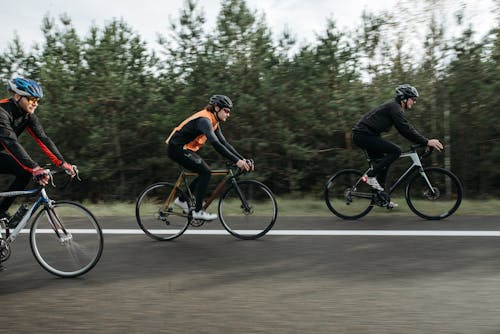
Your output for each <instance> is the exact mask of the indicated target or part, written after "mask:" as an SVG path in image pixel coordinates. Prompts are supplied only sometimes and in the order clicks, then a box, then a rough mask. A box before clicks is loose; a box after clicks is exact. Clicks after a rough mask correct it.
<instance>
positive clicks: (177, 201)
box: [174, 197, 189, 213]
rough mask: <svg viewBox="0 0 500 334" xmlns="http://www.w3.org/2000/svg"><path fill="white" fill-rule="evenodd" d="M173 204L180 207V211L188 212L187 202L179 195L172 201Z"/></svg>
mask: <svg viewBox="0 0 500 334" xmlns="http://www.w3.org/2000/svg"><path fill="white" fill-rule="evenodd" d="M174 204H175V205H177V206H178V207H180V208H181V209H182V211H184V213H188V212H189V206H188V204H187V202H183V201H181V200H180V199H179V197H177V198H176V199H175V201H174Z"/></svg>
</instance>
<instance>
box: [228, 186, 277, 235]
mask: <svg viewBox="0 0 500 334" xmlns="http://www.w3.org/2000/svg"><path fill="white" fill-rule="evenodd" d="M236 184H237V187H236V186H235V185H234V184H232V185H231V186H230V187H229V188H227V189H226V190H225V192H224V193H223V194H222V196H221V197H220V199H219V207H218V212H219V218H220V221H221V223H222V226H224V228H225V229H226V230H227V231H228V232H229V233H230V234H232V235H233V236H235V237H237V238H239V239H243V240H254V239H258V238H260V237H262V236H263V235H265V234H266V233H267V232H269V230H271V228H272V227H273V226H274V224H275V222H276V218H277V216H278V205H277V203H276V198H275V197H274V194H273V193H272V191H271V190H270V189H269V188H268V187H267V186H266V185H265V184H263V183H261V182H259V181H255V180H238V181H237V182H236ZM240 191H241V194H243V196H244V198H245V200H246V204H247V205H245V203H242V200H241V197H240V195H239V192H240Z"/></svg>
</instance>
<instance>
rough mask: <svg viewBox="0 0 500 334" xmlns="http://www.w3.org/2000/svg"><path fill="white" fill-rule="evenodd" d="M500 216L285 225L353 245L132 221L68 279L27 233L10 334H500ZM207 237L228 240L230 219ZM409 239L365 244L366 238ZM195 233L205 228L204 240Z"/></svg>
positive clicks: (9, 278) (13, 289) (11, 300)
mask: <svg viewBox="0 0 500 334" xmlns="http://www.w3.org/2000/svg"><path fill="white" fill-rule="evenodd" d="M499 218H500V217H491V216H490V217H450V218H449V219H447V220H445V221H442V222H426V221H422V220H420V219H419V218H417V217H412V216H409V217H393V216H389V215H388V216H387V217H375V216H373V217H366V218H365V219H363V220H362V221H359V222H343V221H341V220H339V219H338V218H335V217H304V218H279V220H278V222H277V224H276V226H275V228H274V229H273V231H281V230H294V231H319V230H321V231H331V230H335V231H339V230H340V231H343V230H349V231H354V232H353V233H352V234H350V235H300V234H298V233H297V234H292V235H267V236H265V237H263V238H262V239H260V240H256V241H241V240H237V239H235V238H234V237H232V236H230V235H229V234H222V235H200V234H186V235H183V236H181V237H180V238H178V239H177V240H175V241H172V242H158V241H153V240H151V239H149V238H147V237H146V236H145V235H144V234H142V233H135V234H113V233H110V232H112V231H113V230H116V229H123V228H125V229H134V228H136V225H135V223H134V221H133V219H132V218H113V219H111V218H107V219H103V218H101V219H100V223H101V225H102V227H103V228H104V229H105V230H106V231H108V233H106V234H105V248H104V253H103V256H102V258H101V260H100V262H99V263H98V264H97V266H96V267H95V268H94V269H93V270H92V271H91V272H89V273H88V274H86V275H85V276H84V277H81V278H77V279H61V278H57V277H55V276H52V275H51V274H49V273H48V272H46V271H44V270H43V269H42V268H41V267H40V266H39V265H38V263H37V262H36V261H35V259H34V258H33V256H32V254H31V251H30V248H29V244H28V238H27V236H26V235H24V236H21V237H19V238H18V239H17V240H16V242H15V243H14V244H13V254H12V256H11V258H10V259H9V260H8V262H7V263H6V264H5V266H6V269H5V270H4V271H2V272H0V284H1V292H0V300H1V302H2V311H1V316H0V323H1V328H2V332H3V333H49V332H50V333H54V332H55V333H384V334H385V333H398V334H400V333H410V334H412V333H426V334H428V333H467V334H470V333H485V334H493V333H500V316H499V314H500V261H499V260H500V236H496V235H491V236H488V235H487V234H486V235H485V236H449V235H444V236H422V235H417V236H414V235H411V233H410V232H408V231H497V232H500V219H499ZM207 228H211V229H222V226H221V225H220V224H219V223H218V222H212V223H210V225H209V226H208V227H207ZM357 230H360V231H362V232H366V231H396V232H398V231H404V232H406V233H408V234H409V235H398V233H395V234H394V235H376V234H375V235H370V234H368V235H356V234H355V231H357ZM189 231H193V232H194V231H195V230H194V229H191V230H189Z"/></svg>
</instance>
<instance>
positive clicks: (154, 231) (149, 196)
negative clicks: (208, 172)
mask: <svg viewBox="0 0 500 334" xmlns="http://www.w3.org/2000/svg"><path fill="white" fill-rule="evenodd" d="M173 190H174V185H173V184H171V183H166V182H162V183H156V184H153V185H151V186H149V187H147V188H146V189H144V191H143V192H142V193H141V194H140V195H139V197H138V198H137V203H136V206H135V216H136V219H137V223H138V224H139V226H140V227H141V229H142V230H143V231H144V233H146V235H147V236H149V237H150V238H152V239H155V240H160V241H165V240H172V239H175V238H177V237H178V236H180V235H182V234H183V233H184V231H186V229H187V228H188V226H189V220H188V215H187V214H185V213H184V212H183V210H182V208H180V207H178V206H177V205H175V204H174V203H173V201H174V200H175V198H176V197H178V196H181V197H183V192H182V191H181V190H180V189H176V190H175V191H174V192H173ZM172 192H173V193H172ZM171 195H172V196H171ZM170 197H171V203H168V199H169V198H170Z"/></svg>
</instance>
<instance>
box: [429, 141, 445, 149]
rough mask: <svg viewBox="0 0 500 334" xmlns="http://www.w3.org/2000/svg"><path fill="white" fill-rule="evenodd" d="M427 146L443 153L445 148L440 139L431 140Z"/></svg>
mask: <svg viewBox="0 0 500 334" xmlns="http://www.w3.org/2000/svg"><path fill="white" fill-rule="evenodd" d="M427 146H429V147H431V148H435V149H436V150H438V151H441V150H442V149H443V147H444V146H443V144H441V142H440V141H439V140H438V139H429V140H428V141H427Z"/></svg>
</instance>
